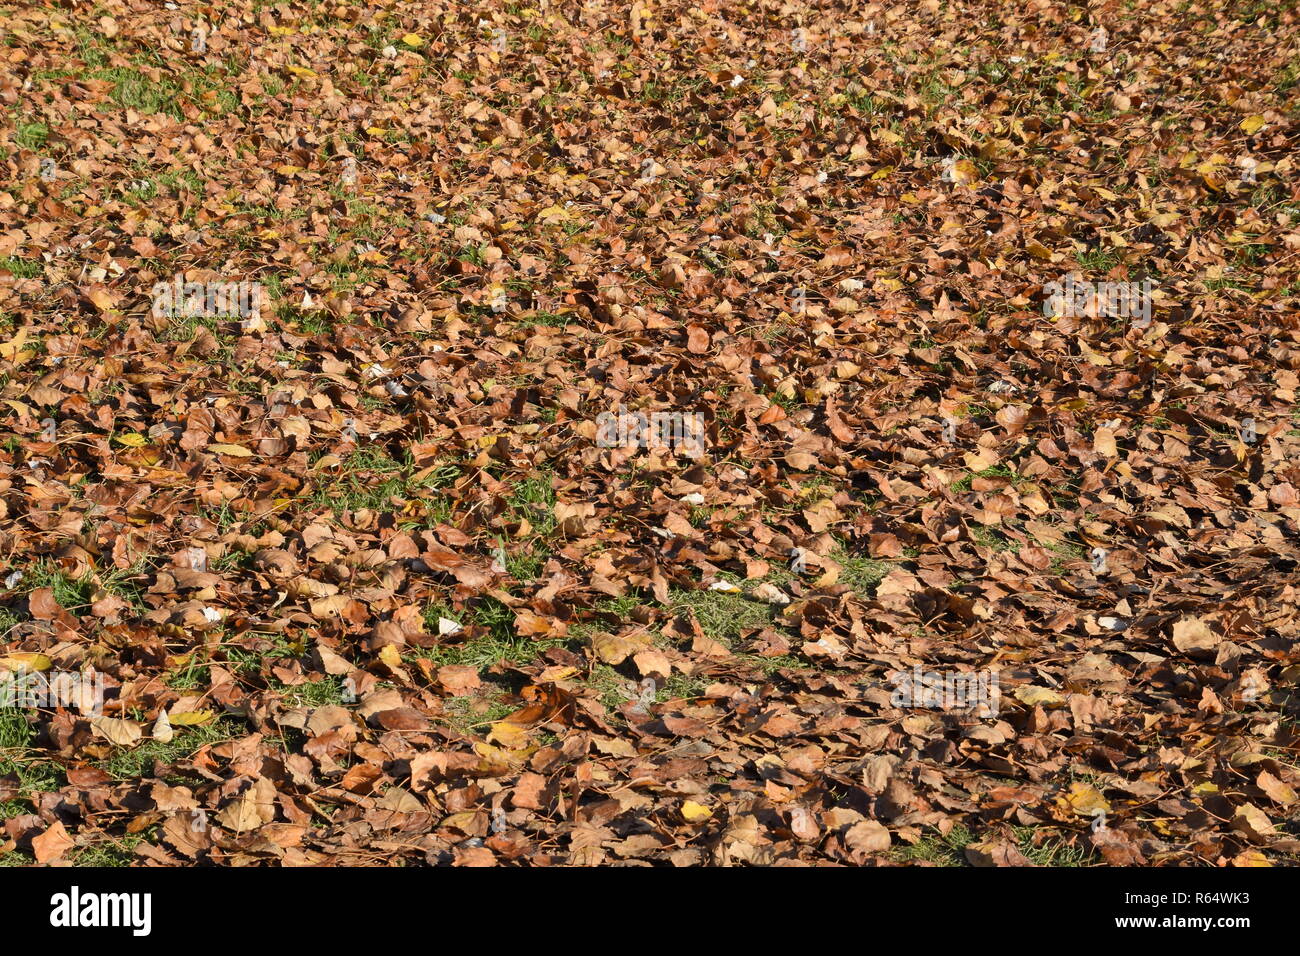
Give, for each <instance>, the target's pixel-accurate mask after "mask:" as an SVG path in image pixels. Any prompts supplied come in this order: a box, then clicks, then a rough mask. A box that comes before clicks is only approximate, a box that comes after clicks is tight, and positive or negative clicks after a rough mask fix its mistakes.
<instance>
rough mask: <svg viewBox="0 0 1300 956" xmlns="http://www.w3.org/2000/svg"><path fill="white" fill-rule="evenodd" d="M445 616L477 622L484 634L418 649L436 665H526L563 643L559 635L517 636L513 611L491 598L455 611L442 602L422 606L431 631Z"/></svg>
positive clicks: (480, 667)
mask: <svg viewBox="0 0 1300 956" xmlns="http://www.w3.org/2000/svg"><path fill="white" fill-rule="evenodd" d="M440 617H445V618H448V619H449V620H453V621H457V622H459V623H462V624H466V625H479V626H480V627H484V628H487V633H486V634H480V635H479V636H477V637H473V638H470V639H469V640H467V641H463V642H460V643H447V644H440V645H438V646H436V647H430V648H425V649H421V650H420V651H418V652H417V654H416V656H418V657H424V658H427V659H428V660H431V661H433V662H434V664H436V665H437V666H439V667H444V666H446V665H449V664H460V665H468V666H470V667H474V668H477V669H478V670H480V671H481V670H484V669H485V668H488V667H491V666H492V665H493V664H496V663H498V662H499V661H506V662H508V663H512V664H527V663H530V662H532V661H534V660H536V659H537V655H538V654H540V653H542V652H543V651H545V650H548V649H550V648H552V647H560V646H562V645H563V644H565V643H566V641H565V640H564V639H560V638H543V639H540V640H538V639H534V638H527V637H520V636H519V635H518V634H516V633H515V612H514V611H513V610H512V609H511V608H510V607H509V606H508V605H506V604H503V603H502V602H501V601H498V600H497V599H496V598H493V597H484V598H481V599H480V600H479V601H478V602H477V603H476V604H475V605H474V606H473V608H472V609H471V610H469V611H468V612H466V613H464V614H457V613H455V612H453V611H449V610H447V608H446V607H444V606H442V605H432V606H430V607H427V608H425V611H424V620H425V626H426V628H427V629H428V630H429V631H430V633H433V634H437V633H438V618H440ZM459 636H460V635H450V636H449V638H447V640H449V641H456V640H457V638H458V637H459Z"/></svg>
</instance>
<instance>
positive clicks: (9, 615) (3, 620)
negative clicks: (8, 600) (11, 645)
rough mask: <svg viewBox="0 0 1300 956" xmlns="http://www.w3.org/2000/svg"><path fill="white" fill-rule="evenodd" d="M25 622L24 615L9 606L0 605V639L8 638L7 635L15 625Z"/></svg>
mask: <svg viewBox="0 0 1300 956" xmlns="http://www.w3.org/2000/svg"><path fill="white" fill-rule="evenodd" d="M22 622H23V617H22V616H21V615H19V614H15V613H14V612H13V611H11V610H9V608H7V607H0V640H5V639H7V635H8V634H9V632H10V631H12V630H13V629H14V628H15V627H17V626H18V625H19V624H21V623H22Z"/></svg>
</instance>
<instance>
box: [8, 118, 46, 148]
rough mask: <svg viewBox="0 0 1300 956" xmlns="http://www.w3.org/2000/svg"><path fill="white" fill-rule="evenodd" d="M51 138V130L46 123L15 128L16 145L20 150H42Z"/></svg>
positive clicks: (16, 126) (17, 124)
mask: <svg viewBox="0 0 1300 956" xmlns="http://www.w3.org/2000/svg"><path fill="white" fill-rule="evenodd" d="M49 138H50V128H49V127H48V126H46V125H45V124H44V123H24V122H21V121H19V122H18V123H16V124H15V126H14V143H15V144H16V145H17V146H18V147H19V148H20V149H40V148H41V147H42V146H44V145H45V143H46V141H47V140H48V139H49Z"/></svg>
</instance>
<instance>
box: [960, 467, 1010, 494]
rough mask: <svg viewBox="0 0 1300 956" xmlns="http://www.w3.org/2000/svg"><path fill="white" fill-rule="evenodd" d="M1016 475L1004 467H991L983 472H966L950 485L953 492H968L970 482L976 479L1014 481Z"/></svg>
mask: <svg viewBox="0 0 1300 956" xmlns="http://www.w3.org/2000/svg"><path fill="white" fill-rule="evenodd" d="M1015 477H1016V473H1015V472H1014V471H1012V470H1011V469H1010V468H1008V467H1007V466H1006V465H993V466H992V467H989V468H985V469H984V470H983V471H974V472H967V473H966V474H965V475H963V476H962V477H960V478H958V479H957V480H956V481H954V482H953V483H952V490H953V491H970V486H971V482H973V481H974V480H975V479H976V478H1010V479H1012V480H1013V481H1014V480H1015Z"/></svg>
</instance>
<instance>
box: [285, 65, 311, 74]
mask: <svg viewBox="0 0 1300 956" xmlns="http://www.w3.org/2000/svg"><path fill="white" fill-rule="evenodd" d="M287 69H288V70H289V72H290V73H292V74H293V75H294V76H315V75H316V71H315V70H313V69H312V68H311V67H307V66H291V67H287Z"/></svg>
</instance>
